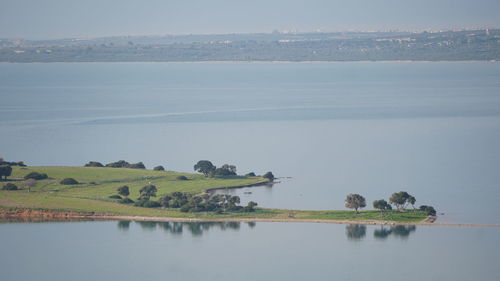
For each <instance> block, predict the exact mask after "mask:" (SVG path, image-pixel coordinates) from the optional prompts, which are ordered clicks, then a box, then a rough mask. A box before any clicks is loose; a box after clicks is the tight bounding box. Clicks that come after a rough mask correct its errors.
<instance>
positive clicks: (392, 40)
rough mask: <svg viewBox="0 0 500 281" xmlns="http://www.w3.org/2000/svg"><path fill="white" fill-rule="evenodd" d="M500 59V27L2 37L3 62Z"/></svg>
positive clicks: (0, 41)
mask: <svg viewBox="0 0 500 281" xmlns="http://www.w3.org/2000/svg"><path fill="white" fill-rule="evenodd" d="M360 60H374V61H379V60H416V61H438V60H445V61H464V60H486V61H490V60H495V61H497V60H500V29H489V30H488V29H483V30H463V31H442V32H421V33H412V32H339V33H279V32H274V33H255V34H214V35H168V36H121V37H103V38H93V39H81V38H72V39H59V40H22V39H15V40H14V39H0V62H135V61H138V62H139V61H144V62H148V61H157V62H168V61H171V62H177V61H360Z"/></svg>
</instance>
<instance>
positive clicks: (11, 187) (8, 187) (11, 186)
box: [2, 182, 19, 190]
mask: <svg viewBox="0 0 500 281" xmlns="http://www.w3.org/2000/svg"><path fill="white" fill-rule="evenodd" d="M18 189H19V188H17V185H15V184H13V183H10V182H9V183H7V184H4V186H3V187H2V190H18Z"/></svg>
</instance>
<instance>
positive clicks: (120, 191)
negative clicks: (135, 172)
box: [116, 185, 130, 197]
mask: <svg viewBox="0 0 500 281" xmlns="http://www.w3.org/2000/svg"><path fill="white" fill-rule="evenodd" d="M116 191H118V194H120V195H121V196H124V197H127V196H129V194H130V190H129V189H128V186H127V185H124V186H120V187H118V189H117V190H116Z"/></svg>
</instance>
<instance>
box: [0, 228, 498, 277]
mask: <svg viewBox="0 0 500 281" xmlns="http://www.w3.org/2000/svg"><path fill="white" fill-rule="evenodd" d="M498 237H500V228H459V227H437V226H433V227H424V226H418V227H404V226H400V227H392V228H390V227H385V228H382V227H380V226H359V225H334V224H303V223H252V224H247V223H183V224H181V223H154V222H140V223H139V222H77V223H10V224H0V238H2V241H4V243H3V244H2V251H1V252H0V279H1V280H3V281H17V280H19V281H21V280H23V281H24V280H38V281H45V280H47V281H48V280H50V281H58V280H61V281H62V280H75V281H77V280H82V281H87V280H124V281H126V280H134V281H136V280H143V281H149V280H214V281H215V280H217V281H223V280H300V281H302V280H384V281H391V280H402V279H404V280H409V281H411V280H454V281H460V280H464V281H469V280H499V279H500V269H499V267H498V260H499V259H500V244H499V243H498ZM7 241H8V243H7Z"/></svg>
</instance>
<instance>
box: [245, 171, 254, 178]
mask: <svg viewBox="0 0 500 281" xmlns="http://www.w3.org/2000/svg"><path fill="white" fill-rule="evenodd" d="M245 176H247V177H255V173H254V172H250V173H248V174H246V175H245Z"/></svg>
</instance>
